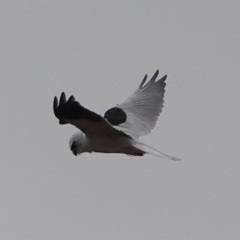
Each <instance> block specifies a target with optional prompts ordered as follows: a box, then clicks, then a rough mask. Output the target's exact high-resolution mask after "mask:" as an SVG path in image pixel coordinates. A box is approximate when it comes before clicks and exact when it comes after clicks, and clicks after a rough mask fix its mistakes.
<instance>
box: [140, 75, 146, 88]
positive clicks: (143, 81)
mask: <svg viewBox="0 0 240 240" xmlns="http://www.w3.org/2000/svg"><path fill="white" fill-rule="evenodd" d="M146 80H147V74H146V75H145V76H144V78H143V80H142V82H141V84H140V85H139V88H141V87H142V86H143V85H144V83H145V82H146Z"/></svg>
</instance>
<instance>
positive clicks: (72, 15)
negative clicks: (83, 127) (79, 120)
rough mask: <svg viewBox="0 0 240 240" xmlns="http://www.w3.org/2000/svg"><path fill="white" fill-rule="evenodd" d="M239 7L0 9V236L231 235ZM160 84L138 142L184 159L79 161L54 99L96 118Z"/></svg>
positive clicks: (239, 217) (45, 5)
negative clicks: (155, 80) (152, 122)
mask: <svg viewBox="0 0 240 240" xmlns="http://www.w3.org/2000/svg"><path fill="white" fill-rule="evenodd" d="M239 12H240V2H239V1H234V0H232V1H214V0H212V1H49V0H48V1H46V0H45V1H1V3H0V29H1V33H0V34H1V37H0V51H1V54H0V68H1V71H0V79H1V90H0V91H1V94H0V100H1V146H2V147H1V151H0V158H1V161H0V189H1V198H0V207H1V209H0V238H1V239H6V240H15V239H24V240H27V239H37V240H38V239H50V240H51V239H60V240H61V239H62V240H66V239H69V240H75V239H86V240H88V239H89V240H93V239H114V240H115V239H117V240H118V239H124V240H125V239H129V240H130V239H131V240H133V239H137V240H140V239H167V240H168V239H172V240H175V239H176V240H179V239H184V240H186V239H191V240H192V239H196V240H200V239H239V238H240V227H239V222H240V207H239V202H240V194H239V183H240V174H239V169H240V162H239V142H240V128H239V122H240V112H239V100H240V97H239V88H240V83H239V82H240V80H239V75H240V67H239V63H240V46H239V45H240V44H239V43H240V15H239ZM157 68H159V69H160V75H164V74H168V79H167V87H166V89H167V92H166V98H165V107H164V109H163V112H162V113H161V116H160V118H159V121H158V124H157V126H156V128H155V129H154V130H153V131H152V133H151V135H149V136H146V137H144V138H141V140H142V141H144V142H145V143H147V144H149V145H150V146H153V147H154V148H156V149H159V150H161V151H163V152H166V153H169V154H171V155H174V156H176V157H179V158H182V159H183V161H182V162H173V161H170V160H163V159H159V158H156V157H153V156H148V155H146V156H144V157H142V158H139V157H136V158H135V157H128V156H124V155H114V154H112V155H105V154H84V155H80V156H79V157H75V156H74V155H73V154H72V153H71V152H70V150H69V149H68V140H69V138H70V136H71V134H73V133H75V132H76V131H77V129H75V128H74V127H72V126H60V125H58V121H57V119H56V118H55V117H54V115H53V112H52V101H53V97H54V96H55V95H59V94H60V93H61V91H65V92H66V94H68V95H70V94H74V95H75V97H76V98H77V99H78V100H79V101H80V102H81V103H82V104H83V105H84V106H86V107H88V108H89V109H91V110H94V111H96V112H98V113H100V114H103V113H104V112H105V110H107V109H108V108H109V107H112V106H114V105H115V104H117V103H118V102H121V101H122V100H124V99H125V98H126V97H128V95H129V94H130V93H132V91H134V90H135V88H136V87H137V86H138V85H139V84H140V82H141V80H142V78H143V76H144V74H146V73H148V74H149V75H152V74H153V73H154V72H155V70H156V69H157Z"/></svg>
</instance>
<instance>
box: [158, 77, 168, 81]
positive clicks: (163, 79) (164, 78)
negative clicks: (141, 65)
mask: <svg viewBox="0 0 240 240" xmlns="http://www.w3.org/2000/svg"><path fill="white" fill-rule="evenodd" d="M166 79H167V75H165V76H163V77H162V78H161V79H160V80H159V81H161V82H165V80H166Z"/></svg>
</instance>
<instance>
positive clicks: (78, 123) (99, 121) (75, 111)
mask: <svg viewBox="0 0 240 240" xmlns="http://www.w3.org/2000/svg"><path fill="white" fill-rule="evenodd" d="M53 111H54V114H55V116H56V118H58V119H59V124H67V123H70V124H72V125H74V126H75V127H77V128H79V129H80V130H81V131H82V132H84V133H85V134H86V135H88V136H93V135H105V136H106V135H113V136H122V135H126V134H125V133H123V132H121V131H119V130H117V129H115V128H114V127H113V126H112V125H111V124H110V123H109V122H108V121H106V119H104V118H103V117H101V116H100V115H98V114H96V113H94V112H92V111H90V110H88V109H86V108H84V107H83V106H81V104H80V103H79V102H77V101H75V98H74V96H71V97H70V98H69V99H68V100H66V95H65V93H64V92H63V93H62V94H61V97H60V101H59V102H58V99H57V97H54V101H53Z"/></svg>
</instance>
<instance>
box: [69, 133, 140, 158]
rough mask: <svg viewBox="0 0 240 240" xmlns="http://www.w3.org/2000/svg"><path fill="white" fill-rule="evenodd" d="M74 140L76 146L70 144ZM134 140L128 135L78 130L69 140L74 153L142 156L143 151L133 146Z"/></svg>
mask: <svg viewBox="0 0 240 240" xmlns="http://www.w3.org/2000/svg"><path fill="white" fill-rule="evenodd" d="M74 142H76V143H77V144H76V146H74V147H72V144H73V143H74ZM133 142H134V140H133V139H132V138H131V137H128V136H118V137H116V136H92V137H88V136H86V135H85V134H84V133H81V132H78V133H77V134H75V135H74V136H73V138H72V140H71V141H70V144H69V145H70V148H71V147H72V149H73V148H75V152H76V155H77V154H80V153H83V152H89V153H91V152H101V153H124V154H127V155H138V156H142V155H143V154H144V152H143V151H141V150H139V149H136V148H135V147H134V146H133Z"/></svg>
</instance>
